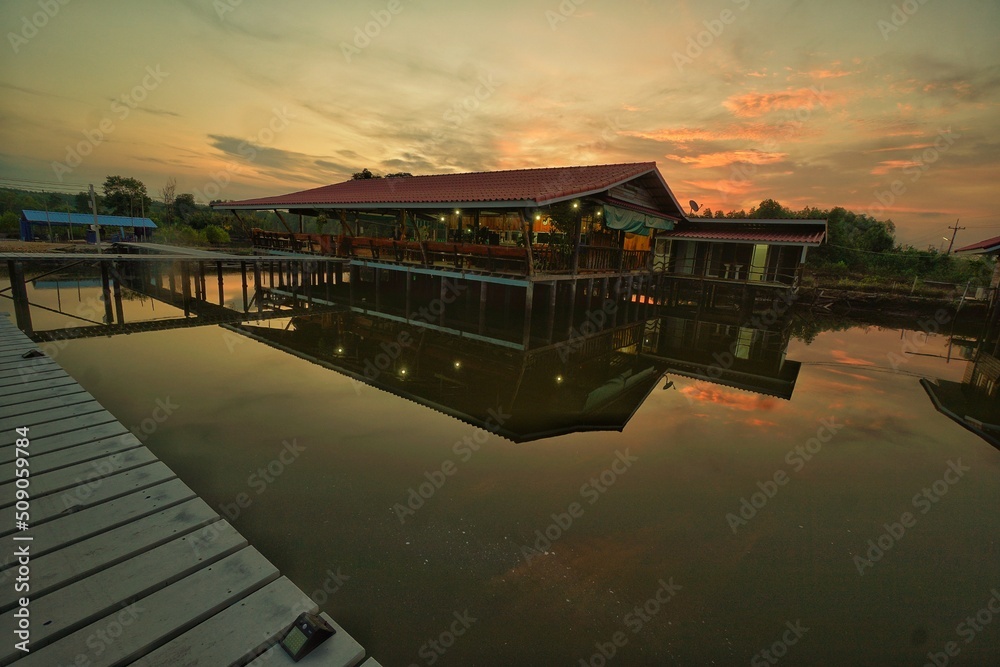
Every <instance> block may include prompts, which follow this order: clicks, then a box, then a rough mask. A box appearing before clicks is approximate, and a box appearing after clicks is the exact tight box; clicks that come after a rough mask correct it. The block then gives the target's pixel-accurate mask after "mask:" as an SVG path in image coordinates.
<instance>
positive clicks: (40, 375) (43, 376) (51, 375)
mask: <svg viewBox="0 0 1000 667" xmlns="http://www.w3.org/2000/svg"><path fill="white" fill-rule="evenodd" d="M64 377H69V375H67V373H66V371H64V370H63V369H61V368H59V367H58V366H53V367H52V370H48V371H40V372H38V371H33V372H31V373H26V374H24V375H13V376H7V377H0V387H11V386H14V387H23V386H25V385H26V384H28V383H29V382H38V381H39V380H56V379H58V378H64Z"/></svg>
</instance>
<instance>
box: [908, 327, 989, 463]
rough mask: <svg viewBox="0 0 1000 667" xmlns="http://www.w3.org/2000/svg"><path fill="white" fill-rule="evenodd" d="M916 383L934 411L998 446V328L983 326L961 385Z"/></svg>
mask: <svg viewBox="0 0 1000 667" xmlns="http://www.w3.org/2000/svg"><path fill="white" fill-rule="evenodd" d="M920 383H921V385H923V387H924V389H925V390H926V391H927V394H928V395H929V396H930V398H931V401H932V402H933V403H934V407H936V408H937V409H938V411H940V412H942V413H943V414H945V415H947V416H948V417H950V418H951V419H953V420H955V421H956V422H958V423H959V424H961V425H962V426H964V427H966V428H967V429H969V430H971V431H972V432H974V433H976V434H977V435H979V436H980V437H982V438H983V439H985V440H987V441H988V442H991V443H992V444H994V445H996V446H997V447H1000V325H998V324H997V323H996V322H993V324H992V325H987V327H986V333H984V334H983V335H982V336H981V337H980V338H979V340H978V342H977V344H976V346H975V348H974V349H973V351H972V358H971V360H970V361H969V365H968V366H967V367H966V369H965V376H964V377H963V378H962V382H960V383H959V382H950V381H948V380H936V381H934V382H931V381H929V380H921V381H920Z"/></svg>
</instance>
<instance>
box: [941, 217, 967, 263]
mask: <svg viewBox="0 0 1000 667" xmlns="http://www.w3.org/2000/svg"><path fill="white" fill-rule="evenodd" d="M948 229H951V230H953V231H952V233H951V243H949V244H948V252H946V253H945V254H946V255H950V254H951V247H952V246H953V245H955V235H956V234H958V230H960V229H965V227H959V226H958V218H955V226H954V227H949V228H948Z"/></svg>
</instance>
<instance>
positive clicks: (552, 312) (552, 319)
mask: <svg viewBox="0 0 1000 667" xmlns="http://www.w3.org/2000/svg"><path fill="white" fill-rule="evenodd" d="M558 294H559V281H558V280H553V281H552V287H551V289H550V290H549V317H548V323H547V327H546V331H545V340H546V341H547V342H549V343H551V342H552V332H553V330H554V329H555V324H556V296H558Z"/></svg>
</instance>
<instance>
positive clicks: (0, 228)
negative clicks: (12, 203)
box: [0, 211, 21, 237]
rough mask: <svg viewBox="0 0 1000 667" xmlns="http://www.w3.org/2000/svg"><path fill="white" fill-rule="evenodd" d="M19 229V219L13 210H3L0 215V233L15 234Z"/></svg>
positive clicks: (5, 234)
mask: <svg viewBox="0 0 1000 667" xmlns="http://www.w3.org/2000/svg"><path fill="white" fill-rule="evenodd" d="M20 229H21V221H20V219H19V218H18V217H17V214H16V213H14V212H13V211H5V212H4V214H3V215H2V216H0V234H3V235H4V236H8V237H10V236H17V235H18V234H19V232H20Z"/></svg>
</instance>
